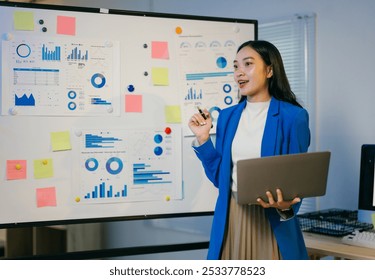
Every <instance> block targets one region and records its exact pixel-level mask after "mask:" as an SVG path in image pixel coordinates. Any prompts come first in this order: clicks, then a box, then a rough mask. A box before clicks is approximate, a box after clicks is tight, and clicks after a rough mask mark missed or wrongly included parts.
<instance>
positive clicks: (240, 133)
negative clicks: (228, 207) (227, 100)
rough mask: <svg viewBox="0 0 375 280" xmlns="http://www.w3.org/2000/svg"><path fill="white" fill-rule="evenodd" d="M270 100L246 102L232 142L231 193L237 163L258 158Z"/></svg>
mask: <svg viewBox="0 0 375 280" xmlns="http://www.w3.org/2000/svg"><path fill="white" fill-rule="evenodd" d="M270 102H271V100H269V101H266V102H248V101H247V104H246V107H245V108H244V110H243V112H242V114H241V119H240V122H239V124H238V127H237V131H236V135H235V136H234V139H233V142H232V163H233V169H232V191H233V192H236V191H237V161H238V160H240V159H248V158H258V157H260V152H261V146H262V139H263V133H264V127H265V125H266V119H267V113H268V108H269V105H270Z"/></svg>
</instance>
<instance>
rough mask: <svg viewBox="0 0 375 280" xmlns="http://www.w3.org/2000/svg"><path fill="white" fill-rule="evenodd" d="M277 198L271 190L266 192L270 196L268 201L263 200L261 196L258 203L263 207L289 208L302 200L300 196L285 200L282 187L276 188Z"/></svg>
mask: <svg viewBox="0 0 375 280" xmlns="http://www.w3.org/2000/svg"><path fill="white" fill-rule="evenodd" d="M276 195H277V199H276V200H275V199H274V197H273V195H272V193H271V192H266V196H267V198H268V202H265V201H263V200H262V199H261V198H258V200H257V201H258V203H259V204H260V205H261V206H262V207H263V208H270V207H273V208H277V209H279V210H287V209H290V208H291V207H292V205H294V204H296V203H298V202H300V201H301V199H300V198H299V197H295V198H294V199H293V200H284V199H283V193H282V192H281V190H280V189H276Z"/></svg>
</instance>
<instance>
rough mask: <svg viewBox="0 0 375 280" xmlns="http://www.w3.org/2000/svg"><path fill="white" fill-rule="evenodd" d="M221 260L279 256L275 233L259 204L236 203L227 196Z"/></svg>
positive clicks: (274, 257) (270, 258)
mask: <svg viewBox="0 0 375 280" xmlns="http://www.w3.org/2000/svg"><path fill="white" fill-rule="evenodd" d="M221 259H222V260H279V259H280V253H279V248H278V246H277V243H276V239H275V236H274V234H273V231H272V229H271V226H270V223H269V221H268V218H267V217H266V215H265V212H264V209H263V207H261V206H259V205H239V204H237V202H236V200H235V199H234V198H233V196H232V197H231V200H230V208H229V220H228V228H227V231H226V236H225V239H224V244H223V250H222V254H221Z"/></svg>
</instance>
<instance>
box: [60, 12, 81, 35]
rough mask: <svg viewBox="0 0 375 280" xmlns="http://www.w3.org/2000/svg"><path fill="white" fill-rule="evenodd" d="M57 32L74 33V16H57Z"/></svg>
mask: <svg viewBox="0 0 375 280" xmlns="http://www.w3.org/2000/svg"><path fill="white" fill-rule="evenodd" d="M56 33H57V34H63V35H72V36H74V35H76V18H75V17H67V16H57V30H56Z"/></svg>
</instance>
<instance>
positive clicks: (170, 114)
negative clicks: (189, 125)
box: [165, 105, 181, 123]
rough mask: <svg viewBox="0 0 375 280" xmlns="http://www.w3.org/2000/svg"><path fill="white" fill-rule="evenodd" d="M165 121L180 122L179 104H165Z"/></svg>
mask: <svg viewBox="0 0 375 280" xmlns="http://www.w3.org/2000/svg"><path fill="white" fill-rule="evenodd" d="M165 121H166V122H167V123H181V107H180V106H179V105H169V106H165Z"/></svg>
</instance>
